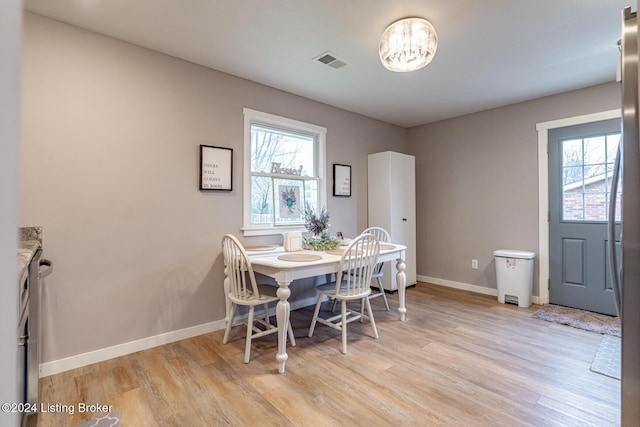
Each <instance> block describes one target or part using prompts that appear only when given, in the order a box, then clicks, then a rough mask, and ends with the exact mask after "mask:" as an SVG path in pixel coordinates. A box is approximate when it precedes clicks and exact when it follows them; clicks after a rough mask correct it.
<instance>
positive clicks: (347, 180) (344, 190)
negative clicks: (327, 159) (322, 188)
mask: <svg viewBox="0 0 640 427" xmlns="http://www.w3.org/2000/svg"><path fill="white" fill-rule="evenodd" d="M333 195H334V196H336V197H351V166H350V165H341V164H337V163H334V164H333Z"/></svg>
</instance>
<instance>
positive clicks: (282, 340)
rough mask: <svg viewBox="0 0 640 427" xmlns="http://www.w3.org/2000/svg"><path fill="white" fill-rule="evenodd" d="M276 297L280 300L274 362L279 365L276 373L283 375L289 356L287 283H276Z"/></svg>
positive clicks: (289, 309) (277, 309)
mask: <svg viewBox="0 0 640 427" xmlns="http://www.w3.org/2000/svg"><path fill="white" fill-rule="evenodd" d="M278 286H279V288H278V291H277V295H278V298H280V301H278V305H277V306H276V320H277V322H278V354H276V360H277V361H278V363H279V368H278V372H280V373H281V374H283V373H284V365H285V363H287V359H288V358H289V356H288V355H287V325H288V324H289V314H290V311H291V307H290V305H289V301H288V299H289V295H291V290H289V283H287V282H278Z"/></svg>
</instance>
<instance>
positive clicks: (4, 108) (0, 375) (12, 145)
mask: <svg viewBox="0 0 640 427" xmlns="http://www.w3.org/2000/svg"><path fill="white" fill-rule="evenodd" d="M0 28H1V29H2V36H1V37H0V58H2V66H0V98H1V101H0V285H2V286H1V290H0V295H1V297H0V342H2V345H0V403H5V402H17V401H18V391H17V387H18V385H17V384H18V382H17V381H18V376H17V362H18V353H17V352H18V346H17V342H18V330H17V329H18V285H17V283H16V282H17V281H16V276H17V271H16V248H17V234H18V233H17V230H18V211H19V203H18V176H19V173H18V165H19V163H20V145H19V141H20V139H19V130H20V126H19V123H20V116H19V111H20V40H21V32H22V2H21V1H20V0H10V1H3V2H0ZM18 424H19V423H18V414H16V413H10V412H9V413H6V412H4V411H0V425H3V426H17V425H18Z"/></svg>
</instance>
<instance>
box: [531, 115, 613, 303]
mask: <svg viewBox="0 0 640 427" xmlns="http://www.w3.org/2000/svg"><path fill="white" fill-rule="evenodd" d="M621 114H622V110H621V109H620V108H618V109H616V110H608V111H602V112H599V113H592V114H585V115H582V116H575V117H567V118H565V119H558V120H551V121H548V122H540V123H536V132H538V294H539V304H541V305H542V304H548V303H549V221H548V214H549V157H548V151H549V149H548V144H549V130H551V129H556V128H562V127H567V126H573V125H581V124H585V123H592V122H599V121H602V120H609V119H619V118H620V117H621Z"/></svg>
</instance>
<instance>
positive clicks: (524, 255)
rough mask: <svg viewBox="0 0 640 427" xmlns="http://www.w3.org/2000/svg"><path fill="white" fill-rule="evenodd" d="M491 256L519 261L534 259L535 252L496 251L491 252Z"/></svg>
mask: <svg viewBox="0 0 640 427" xmlns="http://www.w3.org/2000/svg"><path fill="white" fill-rule="evenodd" d="M493 255H494V256H497V257H500V258H520V259H534V258H535V257H536V253H535V252H529V251H516V250H513V249H497V250H495V251H493Z"/></svg>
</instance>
